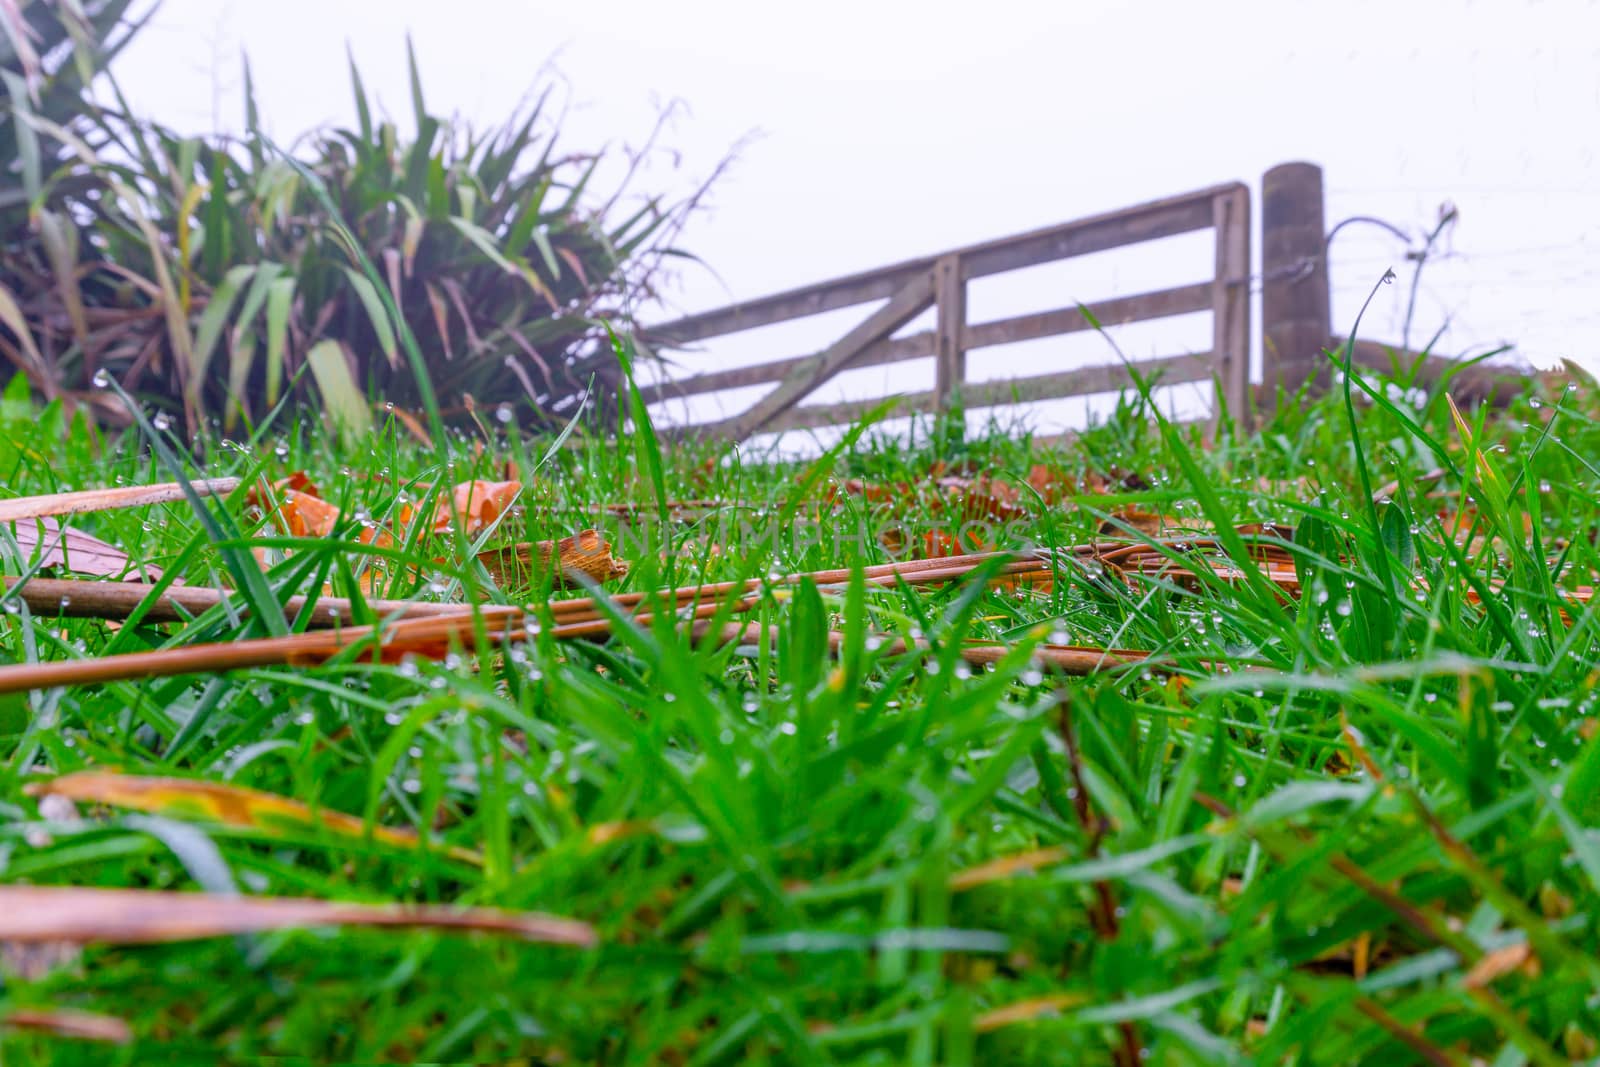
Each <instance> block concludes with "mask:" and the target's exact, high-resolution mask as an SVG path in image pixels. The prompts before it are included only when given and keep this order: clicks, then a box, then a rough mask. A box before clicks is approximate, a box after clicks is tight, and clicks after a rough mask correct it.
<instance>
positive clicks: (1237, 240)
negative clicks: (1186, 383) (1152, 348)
mask: <svg viewBox="0 0 1600 1067" xmlns="http://www.w3.org/2000/svg"><path fill="white" fill-rule="evenodd" d="M1211 212H1212V215H1211V217H1212V220H1213V221H1212V226H1213V228H1214V230H1215V231H1216V239H1217V248H1216V277H1215V280H1214V281H1213V282H1212V286H1211V352H1212V357H1213V358H1214V359H1216V360H1217V379H1218V386H1219V387H1220V390H1221V395H1220V396H1219V397H1218V398H1217V400H1218V401H1219V402H1218V403H1217V405H1216V410H1217V414H1218V417H1219V418H1220V417H1221V413H1222V409H1223V407H1224V406H1226V407H1227V409H1228V417H1229V418H1231V419H1232V420H1233V422H1234V424H1235V425H1236V426H1239V427H1242V428H1248V427H1249V425H1250V419H1251V415H1252V412H1251V410H1250V190H1249V189H1248V188H1246V187H1245V186H1243V185H1239V186H1235V187H1234V188H1232V189H1229V190H1228V191H1227V192H1225V193H1219V194H1218V195H1217V197H1216V199H1215V200H1213V201H1212V202H1211Z"/></svg>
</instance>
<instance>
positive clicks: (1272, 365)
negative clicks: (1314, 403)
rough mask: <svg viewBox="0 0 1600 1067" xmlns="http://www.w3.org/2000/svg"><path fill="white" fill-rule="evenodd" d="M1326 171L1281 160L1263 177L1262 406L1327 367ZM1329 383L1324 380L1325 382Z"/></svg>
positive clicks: (1329, 336) (1271, 403) (1268, 405)
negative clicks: (1282, 390) (1325, 358)
mask: <svg viewBox="0 0 1600 1067" xmlns="http://www.w3.org/2000/svg"><path fill="white" fill-rule="evenodd" d="M1326 233H1327V229H1326V224H1325V222H1324V219H1323V207H1322V168H1321V167H1319V166H1317V165H1316V164H1315V163H1282V164H1279V165H1278V166H1276V167H1273V168H1272V169H1271V170H1269V171H1267V172H1266V174H1264V175H1262V178H1261V273H1262V284H1261V352H1262V375H1261V390H1262V393H1263V394H1264V395H1263V396H1262V404H1261V407H1262V409H1263V410H1271V409H1272V408H1273V406H1275V404H1276V402H1277V391H1278V388H1279V386H1282V388H1283V389H1284V390H1285V391H1286V392H1289V393H1293V392H1294V391H1295V390H1297V389H1299V388H1300V386H1301V385H1303V384H1304V383H1305V382H1306V381H1308V380H1310V379H1312V378H1314V377H1315V376H1316V374H1317V372H1318V371H1319V370H1320V369H1321V368H1322V365H1323V358H1322V351H1323V349H1324V348H1326V347H1327V346H1328V344H1329V342H1330V341H1331V339H1332V337H1333V327H1332V324H1331V319H1330V315H1329V309H1328V258H1327V244H1326V240H1327V239H1326V236H1325V234H1326ZM1324 384H1326V383H1324Z"/></svg>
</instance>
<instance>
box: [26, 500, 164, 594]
mask: <svg viewBox="0 0 1600 1067" xmlns="http://www.w3.org/2000/svg"><path fill="white" fill-rule="evenodd" d="M16 538H17V547H18V548H20V549H22V553H23V558H24V559H27V560H31V559H33V556H34V553H35V551H37V552H38V553H39V556H38V559H39V563H40V565H41V566H43V567H58V568H60V569H62V570H65V571H70V572H72V573H74V574H92V575H96V576H97V577H101V578H118V579H120V578H122V577H123V576H124V575H127V574H130V573H131V574H135V575H137V576H138V577H139V579H140V580H141V581H147V582H153V581H156V580H158V579H159V578H160V577H161V571H160V569H159V568H157V567H150V566H144V567H140V566H136V565H135V564H134V562H133V561H132V560H131V559H129V558H128V554H127V553H126V552H124V551H122V549H120V548H118V547H117V546H116V545H113V544H110V543H108V542H106V541H102V540H100V538H98V537H95V536H93V535H92V534H86V533H83V532H82V531H80V530H74V529H72V528H71V527H70V526H62V525H61V523H60V522H59V521H58V520H56V519H55V518H51V517H48V516H41V517H38V518H28V519H19V520H17V522H16Z"/></svg>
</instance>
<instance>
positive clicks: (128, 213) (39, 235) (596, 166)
mask: <svg viewBox="0 0 1600 1067" xmlns="http://www.w3.org/2000/svg"><path fill="white" fill-rule="evenodd" d="M126 6H127V5H126V4H101V5H98V6H97V7H95V8H94V11H95V13H96V18H97V21H94V22H92V23H85V24H84V26H83V27H79V26H78V23H77V22H76V21H75V20H73V19H69V17H68V15H67V12H68V11H70V10H72V9H73V8H74V7H75V5H72V4H66V3H62V4H61V5H60V6H59V8H57V6H56V5H54V4H51V3H46V2H45V0H35V2H34V3H33V4H32V5H31V6H29V7H27V9H26V10H27V12H28V13H29V15H30V17H35V21H38V20H39V18H44V19H45V21H50V20H52V19H53V20H55V22H54V24H59V25H62V26H65V27H67V28H70V29H72V34H71V37H72V39H73V40H75V41H76V40H80V39H81V41H82V48H83V49H84V51H83V52H82V54H81V62H80V63H78V64H72V63H63V64H61V65H60V66H59V69H58V70H56V71H55V73H54V74H53V75H52V76H50V77H45V76H44V75H43V74H42V73H38V72H35V73H34V74H33V75H32V77H33V80H34V82H35V83H36V86H35V89H34V91H32V92H30V91H28V90H27V82H28V79H27V78H25V77H24V74H23V72H22V71H21V70H20V69H19V70H18V71H17V72H15V73H13V72H12V71H11V70H9V69H7V71H6V82H5V86H4V88H5V90H6V94H5V96H4V97H0V153H5V154H4V155H0V160H4V162H5V164H6V166H5V167H4V168H0V242H3V255H0V356H4V357H7V359H8V361H9V364H10V366H11V368H12V369H13V371H14V372H17V373H22V374H25V375H27V376H28V378H29V380H30V382H31V383H32V384H33V386H34V388H35V389H37V390H38V391H39V392H40V393H42V394H43V395H44V396H46V397H47V398H49V397H55V396H62V395H65V396H69V397H73V398H75V399H77V400H80V401H86V402H89V403H92V404H97V405H100V406H102V407H103V408H104V409H105V410H106V412H107V413H109V414H112V415H115V413H116V410H117V408H118V406H117V405H115V404H110V405H107V404H106V403H105V398H104V397H103V396H99V395H97V394H96V393H95V392H94V391H93V390H92V389H91V386H92V385H93V384H94V383H95V379H96V376H97V375H98V374H100V373H101V372H105V373H108V374H111V375H114V376H115V377H116V378H117V379H118V380H119V381H120V382H121V383H122V384H123V385H124V386H125V387H126V388H127V389H128V390H129V391H131V392H134V393H136V394H138V395H141V396H142V397H144V398H145V399H147V400H150V401H153V402H156V403H158V404H159V405H162V406H165V407H168V408H171V409H173V410H179V409H181V410H182V411H183V412H184V414H185V415H186V416H187V418H188V421H189V424H190V426H191V428H192V429H197V428H198V427H199V426H200V424H201V421H202V419H203V418H204V417H206V416H210V417H219V416H220V417H224V418H225V419H226V420H227V422H228V423H229V425H230V426H231V425H232V424H233V423H234V422H235V420H236V419H237V418H239V417H240V416H241V415H242V416H245V417H247V418H249V419H251V420H259V419H260V418H262V417H263V416H264V415H265V414H266V412H267V411H268V410H270V409H271V408H272V407H273V406H274V405H276V404H277V403H278V402H279V401H280V399H281V398H282V397H283V396H284V395H285V394H286V393H287V392H289V391H290V390H292V389H293V388H294V387H295V383H296V382H297V381H299V380H300V379H301V378H302V371H303V370H307V369H309V370H310V371H311V374H310V375H305V376H304V377H305V379H306V388H305V389H302V390H301V392H300V394H299V395H300V396H301V397H302V398H304V399H313V400H320V401H322V402H325V403H328V404H329V405H330V406H341V407H348V406H349V403H350V402H349V397H351V396H361V395H367V396H373V395H375V396H379V397H382V398H384V399H385V400H386V401H387V402H389V403H393V404H397V405H401V406H404V407H416V406H418V405H419V404H420V402H421V400H422V391H421V390H419V388H418V385H417V381H416V377H415V374H414V371H413V368H412V367H410V366H409V365H407V362H406V360H405V359H403V358H402V354H401V346H400V344H399V342H398V340H397V338H398V337H399V336H401V334H400V333H399V332H398V331H397V328H396V324H395V323H394V322H393V321H392V320H391V318H390V316H389V315H388V314H387V313H386V311H385V308H384V302H385V301H384V294H381V293H380V292H379V289H378V285H377V284H376V283H375V282H374V280H373V279H372V278H371V277H370V276H368V275H366V274H364V273H363V270H362V266H361V263H362V259H363V258H365V259H366V260H367V261H370V262H371V263H373V264H375V265H377V267H378V270H379V272H380V278H381V283H382V285H383V287H384V288H386V289H387V291H388V292H387V297H388V299H389V300H390V301H392V302H393V304H394V305H395V306H396V307H397V309H398V311H399V313H400V315H401V317H402V318H403V319H404V328H405V330H408V331H409V332H410V333H411V334H412V335H413V336H414V337H415V338H416V339H417V340H418V341H419V342H420V344H421V346H422V348H423V350H424V351H425V353H426V356H427V373H428V374H429V376H430V377H431V378H432V380H433V384H434V388H435V391H436V392H437V393H438V394H439V395H441V396H443V397H444V398H446V400H447V401H448V402H449V407H453V408H455V409H456V410H458V411H462V410H466V409H470V408H472V407H473V406H474V405H475V404H508V403H515V405H516V410H517V411H520V412H525V413H527V415H526V417H527V420H528V421H534V422H538V421H543V422H546V423H549V422H550V421H553V420H555V419H557V418H559V417H561V415H562V414H564V413H565V414H570V411H571V405H572V403H573V401H574V398H575V396H576V394H578V393H579V392H581V390H582V389H583V387H584V386H585V385H586V384H587V381H588V378H589V375H590V374H591V373H592V371H591V370H590V369H589V367H588V366H587V365H586V361H588V358H589V357H591V356H592V355H593V351H594V349H595V347H596V344H597V342H598V341H599V340H600V339H602V338H603V336H604V330H603V328H602V327H600V326H599V325H598V322H599V321H600V320H606V321H609V322H612V323H614V324H617V325H619V326H621V325H625V324H626V323H627V322H628V319H629V315H630V314H631V313H632V311H633V309H634V308H635V307H637V306H638V305H639V304H640V303H641V302H643V301H647V300H648V299H649V298H650V297H651V296H652V295H653V293H654V285H655V284H656V282H657V281H658V277H659V272H660V269H661V267H662V264H663V262H664V257H667V256H669V255H672V254H674V249H672V248H671V247H670V246H669V242H670V241H671V240H672V239H673V238H674V237H675V236H676V234H677V232H678V230H679V227H680V226H681V223H682V221H683V219H684V217H685V216H686V214H687V213H688V212H689V211H691V210H692V208H693V206H694V204H695V202H696V200H697V196H698V194H693V195H690V196H688V197H687V198H685V199H683V200H681V201H677V202H668V201H667V200H665V199H663V198H662V197H659V196H634V195H633V194H632V192H631V190H630V189H629V184H630V182H631V178H632V176H633V174H634V173H635V168H633V167H631V166H630V167H628V168H626V172H625V173H624V174H623V175H622V177H621V178H620V179H619V180H618V181H617V182H616V183H614V184H613V186H612V187H611V188H609V189H607V190H605V191H604V192H603V193H597V191H596V188H595V185H596V182H597V176H598V177H603V176H604V175H605V174H606V173H607V171H606V169H605V168H606V164H607V163H608V162H609V161H610V157H609V156H608V155H607V153H605V152H569V151H564V150H560V149H558V147H557V146H558V129H557V127H558V125H559V121H558V119H557V118H556V117H554V116H552V114H551V94H550V92H549V91H546V92H544V93H543V94H542V95H540V96H538V97H537V99H536V100H535V101H534V102H533V104H532V105H531V106H530V107H529V108H528V109H527V110H526V113H524V114H520V115H516V116H514V117H512V118H511V119H509V120H508V121H506V122H505V123H503V124H502V125H500V126H498V127H496V128H493V129H488V130H479V129H474V128H472V127H470V126H468V125H467V124H465V123H463V122H460V121H457V120H454V119H443V118H440V117H438V116H436V115H434V114H432V113H431V112H430V111H429V110H428V108H427V106H426V104H425V102H424V97H423V91H422V85H421V80H420V77H419V74H418V71H417V65H416V60H415V56H414V55H412V56H410V57H409V58H410V60H411V68H410V69H411V89H412V92H411V97H412V101H411V102H412V107H413V116H412V118H413V122H414V127H415V128H414V130H412V131H410V132H409V133H403V132H402V131H401V130H400V129H399V128H398V127H397V125H396V124H395V123H394V122H392V121H388V120H384V119H380V118H379V117H377V116H375V115H374V114H373V112H372V108H371V106H370V104H369V102H368V98H367V94H366V92H365V89H364V88H363V86H362V83H361V78H360V74H359V72H357V70H356V69H355V67H354V64H353V63H352V66H351V72H350V73H351V80H352V85H353V91H354V96H355V108H356V115H357V120H358V121H357V124H356V126H355V127H354V128H351V129H334V130H329V131H324V132H319V133H317V134H316V135H314V136H312V137H310V138H309V139H308V140H306V141H305V142H304V143H303V144H301V145H299V146H297V147H295V148H293V149H291V150H289V151H287V152H286V151H284V150H282V149H281V148H280V147H279V146H277V145H275V144H272V143H271V142H270V141H269V140H268V139H267V138H266V137H265V136H264V135H263V134H262V133H261V123H260V120H259V116H258V115H257V110H256V105H255V99H254V94H253V91H252V89H251V86H250V81H249V69H248V66H246V70H245V85H246V98H247V114H246V131H245V135H244V137H243V138H242V139H241V140H238V141H233V140H229V139H225V138H202V137H189V136H184V135H181V134H179V133H177V132H175V131H173V130H171V129H169V128H167V127H165V126H163V125H161V124H160V123H158V122H155V121H151V120H149V119H146V118H143V117H139V116H135V115H133V114H132V113H130V111H129V109H128V108H127V106H126V104H125V102H123V101H122V100H121V97H120V93H117V91H116V83H115V81H114V80H113V79H111V77H110V75H109V73H104V74H103V75H102V77H103V80H104V82H105V84H106V85H108V86H109V87H110V89H111V91H112V92H113V94H115V95H116V96H117V106H116V107H101V106H99V105H98V104H97V103H96V102H95V101H94V100H93V99H92V98H91V97H89V96H88V95H86V94H84V93H82V92H81V82H82V80H83V79H82V76H81V75H80V74H78V73H76V72H78V71H79V70H80V68H83V69H86V70H87V71H88V72H90V73H93V72H95V71H103V70H104V67H105V64H107V63H108V62H109V60H110V59H111V58H112V57H113V56H114V54H115V52H116V50H117V49H118V48H120V47H121V44H122V43H123V42H124V41H125V40H126V37H127V35H128V34H129V33H131V32H132V28H131V27H130V28H125V29H123V30H120V31H117V32H120V33H121V36H119V37H117V38H116V39H115V40H114V41H110V40H108V38H109V36H110V35H111V34H112V32H113V28H114V27H117V26H118V25H120V24H119V23H118V22H117V16H119V15H120V14H122V12H123V9H125V8H126ZM62 32H63V34H64V33H65V32H66V31H65V30H63V31H62ZM6 60H7V56H6V55H5V54H0V64H5V63H6ZM11 63H14V64H17V65H18V66H19V68H20V63H21V61H20V60H19V59H17V58H16V57H15V56H13V57H12V58H11ZM8 67H9V64H8ZM31 69H32V66H30V70H31ZM41 79H42V81H41ZM41 86H42V87H41ZM604 366H605V367H606V368H609V367H610V366H613V364H611V363H610V362H609V360H608V361H607V362H606V363H605V364H604ZM311 381H314V382H315V383H316V385H317V386H318V387H319V389H318V391H315V392H307V391H306V390H307V389H309V388H310V382H311ZM448 410H449V408H447V411H448Z"/></svg>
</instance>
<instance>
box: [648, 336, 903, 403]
mask: <svg viewBox="0 0 1600 1067" xmlns="http://www.w3.org/2000/svg"><path fill="white" fill-rule="evenodd" d="M819 355H821V353H819V352H809V353H807V354H806V355H803V356H789V357H787V358H784V359H774V360H768V361H767V362H765V363H754V364H751V365H750V366H748V367H732V368H729V369H728V370H718V371H710V372H708V373H705V374H697V375H695V376H694V377H692V378H682V379H679V380H675V381H674V380H669V381H665V382H661V383H659V384H657V385H653V386H650V387H649V388H647V389H646V390H645V402H646V403H649V404H654V403H657V402H658V401H662V400H671V399H673V398H676V397H687V396H697V395H699V394H701V393H719V392H721V391H722V390H724V389H743V388H746V387H748V386H752V385H765V384H766V383H768V382H777V381H782V380H783V378H784V377H785V376H786V375H788V374H789V373H790V372H791V371H793V370H794V369H795V368H797V367H801V366H804V365H805V364H806V363H807V362H809V361H810V360H813V359H816V358H817V356H819ZM931 355H933V331H932V330H923V331H921V332H920V333H914V334H910V335H908V336H906V337H889V338H885V339H884V340H882V341H878V342H875V343H873V344H870V345H868V346H867V347H866V348H864V349H863V350H862V352H861V354H860V355H859V356H857V357H856V358H855V359H853V360H851V361H850V368H849V369H851V370H855V369H856V368H857V367H877V366H882V365H883V364H885V363H899V362H901V361H903V360H908V359H925V358H927V357H928V356H931Z"/></svg>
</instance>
